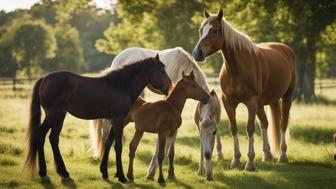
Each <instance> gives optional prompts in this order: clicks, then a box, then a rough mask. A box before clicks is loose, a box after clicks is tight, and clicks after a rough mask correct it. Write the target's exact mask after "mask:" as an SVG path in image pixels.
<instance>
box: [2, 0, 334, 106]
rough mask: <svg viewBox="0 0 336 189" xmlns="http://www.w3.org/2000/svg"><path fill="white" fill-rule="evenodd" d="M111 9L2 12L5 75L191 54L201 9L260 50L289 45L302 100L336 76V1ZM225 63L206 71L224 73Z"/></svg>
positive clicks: (64, 6)
mask: <svg viewBox="0 0 336 189" xmlns="http://www.w3.org/2000/svg"><path fill="white" fill-rule="evenodd" d="M111 4H112V10H100V9H97V8H96V7H95V6H94V5H93V3H92V2H91V0H78V1H68V0H56V1H52V0H41V1H40V2H39V3H37V4H35V5H34V6H33V7H32V8H31V9H30V10H20V11H15V12H10V13H5V12H0V26H1V28H0V76H13V75H15V74H18V73H19V74H26V75H28V76H31V75H32V74H35V73H39V72H41V73H43V72H46V71H51V70H57V69H68V70H71V71H76V72H91V71H96V70H99V69H102V68H105V67H107V66H109V64H110V63H111V61H112V59H113V57H114V56H115V55H116V54H117V53H119V52H120V51H121V50H123V49H125V48H129V47H132V46H140V47H146V48H153V49H166V48H172V47H175V46H181V47H183V48H184V49H186V50H187V51H188V52H191V50H192V48H193V47H194V45H195V43H196V41H197V39H198V35H199V32H198V29H199V26H200V24H201V22H202V20H203V10H204V9H205V8H206V9H208V10H209V12H212V13H216V12H217V11H218V10H219V8H223V10H224V18H225V19H226V20H227V21H229V22H230V23H231V24H232V25H233V27H235V28H237V29H238V30H240V31H242V32H244V33H246V34H247V35H248V36H250V37H251V38H252V40H253V41H254V42H255V43H260V42H266V41H277V42H283V43H285V44H287V45H289V46H290V47H292V48H293V49H294V51H295V54H296V60H297V73H298V74H297V97H298V98H299V99H304V100H305V101H310V100H313V99H314V98H315V92H314V88H315V87H314V80H315V78H316V77H318V78H325V77H335V76H336V64H335V63H336V1H335V0H323V1H306V0H295V1H293V0H267V1H266V0H255V1H241V0H219V1H218V0H208V1H200V0H186V1H182V0H181V1H180V0H169V1H167V0H146V1H142V0H141V1H140V0H132V1H131V0H118V1H111ZM222 62H223V60H222V57H221V56H220V55H218V54H217V55H215V56H212V57H210V58H209V59H208V60H207V64H206V65H207V66H208V68H209V69H207V70H211V71H212V72H214V73H218V72H219V70H220V68H221V65H222Z"/></svg>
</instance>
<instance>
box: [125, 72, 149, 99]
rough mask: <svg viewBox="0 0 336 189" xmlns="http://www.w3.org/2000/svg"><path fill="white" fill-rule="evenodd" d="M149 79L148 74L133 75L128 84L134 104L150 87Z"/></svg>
mask: <svg viewBox="0 0 336 189" xmlns="http://www.w3.org/2000/svg"><path fill="white" fill-rule="evenodd" d="M148 83H149V79H148V75H147V74H142V73H138V74H136V75H133V76H132V78H131V79H130V81H129V82H128V86H127V88H128V91H129V95H130V98H131V100H132V102H134V101H135V100H136V99H137V98H138V97H139V95H140V93H141V92H142V91H143V90H144V88H145V87H146V86H147V85H148Z"/></svg>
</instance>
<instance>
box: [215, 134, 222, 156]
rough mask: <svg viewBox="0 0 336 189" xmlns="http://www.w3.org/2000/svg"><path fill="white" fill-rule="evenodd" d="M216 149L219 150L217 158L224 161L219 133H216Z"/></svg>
mask: <svg viewBox="0 0 336 189" xmlns="http://www.w3.org/2000/svg"><path fill="white" fill-rule="evenodd" d="M216 148H217V158H218V159H219V160H222V159H223V153H222V142H221V139H220V135H219V132H218V131H217V133H216Z"/></svg>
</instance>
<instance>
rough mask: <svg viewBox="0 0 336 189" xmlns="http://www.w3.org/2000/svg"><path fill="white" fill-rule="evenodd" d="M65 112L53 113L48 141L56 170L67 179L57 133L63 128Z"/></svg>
mask: <svg viewBox="0 0 336 189" xmlns="http://www.w3.org/2000/svg"><path fill="white" fill-rule="evenodd" d="M65 114H66V113H65V112H59V113H54V122H53V125H52V127H51V132H50V135H49V141H50V144H51V148H52V151H53V154H54V160H55V164H56V171H57V173H58V174H59V175H60V176H61V178H62V179H68V178H69V173H68V171H67V170H66V168H65V165H64V161H63V158H62V155H61V152H60V149H59V146H58V145H59V135H60V133H61V131H62V128H63V121H64V118H65Z"/></svg>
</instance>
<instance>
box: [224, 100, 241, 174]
mask: <svg viewBox="0 0 336 189" xmlns="http://www.w3.org/2000/svg"><path fill="white" fill-rule="evenodd" d="M222 100H223V104H224V108H225V110H226V113H227V115H228V117H229V121H230V129H231V135H232V138H233V159H232V161H231V165H230V167H231V168H241V167H242V165H241V163H240V157H241V153H240V149H239V140H238V129H237V121H236V108H237V106H238V103H235V102H231V101H228V100H227V99H225V97H224V96H222Z"/></svg>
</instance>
